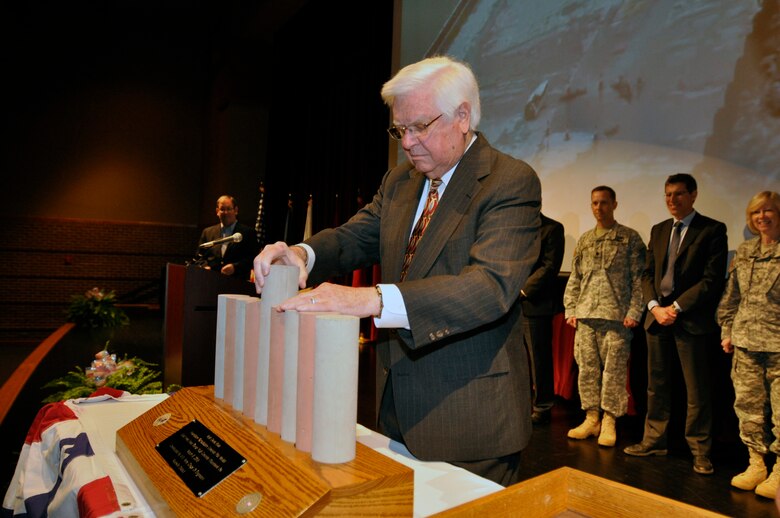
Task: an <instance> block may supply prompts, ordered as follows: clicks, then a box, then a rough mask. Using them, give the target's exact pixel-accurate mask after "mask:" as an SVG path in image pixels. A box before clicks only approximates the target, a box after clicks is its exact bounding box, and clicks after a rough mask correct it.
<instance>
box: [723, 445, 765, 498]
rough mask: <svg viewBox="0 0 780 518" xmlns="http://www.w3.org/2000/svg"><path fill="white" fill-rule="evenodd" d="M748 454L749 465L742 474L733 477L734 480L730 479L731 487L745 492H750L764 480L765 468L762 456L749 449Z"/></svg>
mask: <svg viewBox="0 0 780 518" xmlns="http://www.w3.org/2000/svg"><path fill="white" fill-rule="evenodd" d="M748 453H749V454H750V465H748V468H747V469H746V470H745V471H744V472H742V473H740V474H739V475H734V478H732V479H731V485H732V486H734V487H736V488H739V489H744V490H745V491H752V490H753V489H755V487H756V486H757V485H758V484H760V483H761V482H763V481H764V480H766V466H765V465H764V456H763V455H761V454H760V453H758V452H757V451H755V450H750V449H749V450H748Z"/></svg>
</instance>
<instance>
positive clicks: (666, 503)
mask: <svg viewBox="0 0 780 518" xmlns="http://www.w3.org/2000/svg"><path fill="white" fill-rule="evenodd" d="M436 516H437V517H441V518H445V517H446V518H456V517H457V518H465V517H474V518H484V517H485V516H490V517H491V518H495V517H502V516H505V517H514V516H523V517H524V518H548V517H553V516H580V517H591V518H601V517H604V518H615V517H626V518H629V517H635V516H667V517H680V518H691V517H709V518H711V517H722V516H723V515H720V514H717V513H713V512H711V511H707V510H705V509H701V508H699V507H694V506H692V505H688V504H684V503H682V502H678V501H676V500H672V499H670V498H665V497H663V496H658V495H654V494H652V493H648V492H647V491H642V490H641V489H636V488H634V487H630V486H626V485H623V484H619V483H618V482H613V481H611V480H607V479H605V478H601V477H597V476H596V475H591V474H590V473H584V472H582V471H578V470H576V469H572V468H559V469H556V470H553V471H550V472H549V473H545V474H544V475H540V476H538V477H534V478H532V479H529V480H526V481H524V482H520V483H518V484H514V485H512V486H509V487H508V488H506V489H503V490H501V491H499V492H498V493H493V494H490V495H487V496H485V497H482V498H480V499H478V500H474V501H472V502H467V503H465V504H462V505H460V506H458V507H454V508H452V509H449V510H447V511H444V512H442V513H439V514H437V515H436Z"/></svg>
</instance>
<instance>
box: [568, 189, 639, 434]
mask: <svg viewBox="0 0 780 518" xmlns="http://www.w3.org/2000/svg"><path fill="white" fill-rule="evenodd" d="M590 196H591V209H592V211H593V215H594V217H595V218H596V228H594V229H592V230H588V231H587V232H585V233H584V234H583V235H582V236H581V237H580V239H579V240H578V241H577V246H576V247H575V249H574V260H573V261H572V271H571V275H570V276H569V281H568V282H567V284H566V291H565V293H564V296H563V305H564V307H565V309H566V313H565V317H566V323H567V324H569V325H570V326H572V327H574V328H575V329H576V330H577V332H576V333H575V335H574V359H575V360H576V361H577V365H578V367H579V378H578V383H577V384H578V388H579V392H580V401H581V403H582V408H583V410H585V412H586V417H585V421H584V422H583V423H582V424H581V425H579V426H578V427H576V428H573V429H571V430H569V433H568V436H569V437H570V438H572V439H585V438H587V437H590V436H591V435H598V443H599V445H601V446H614V445H615V441H616V432H615V419H616V418H618V417H620V416H622V415H624V414H625V413H626V411H627V409H628V392H627V390H626V379H627V376H628V355H629V352H630V350H631V336H632V328H634V327H636V326H637V325H639V322H640V320H641V318H642V312H643V309H644V307H643V304H642V284H641V275H642V270H643V269H644V266H645V251H646V248H645V245H644V243H643V242H642V238H641V237H640V236H639V233H637V232H636V231H635V230H633V229H631V228H629V227H626V226H623V225H621V224H619V223H617V222H616V221H615V217H614V211H615V209H616V208H617V198H616V195H615V191H614V190H613V189H612V188H610V187H607V186H605V185H601V186H598V187H595V188H594V189H593V190H592V191H591V195H590ZM602 411H603V412H604V416H603V420H602V418H601V412H602Z"/></svg>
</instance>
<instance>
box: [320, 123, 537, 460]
mask: <svg viewBox="0 0 780 518" xmlns="http://www.w3.org/2000/svg"><path fill="white" fill-rule="evenodd" d="M424 180H425V178H424V176H423V174H421V173H420V172H419V171H416V170H415V169H414V168H413V167H412V165H411V164H409V163H408V162H407V163H403V164H401V165H399V166H397V167H395V168H393V169H392V170H390V171H389V172H388V173H386V174H385V177H384V178H383V180H382V184H381V186H380V188H379V191H378V192H377V194H376V195H375V196H374V199H373V200H372V202H371V203H370V204H368V205H367V206H366V207H364V208H363V209H361V210H360V211H359V212H358V213H357V214H356V215H355V216H353V217H352V219H350V220H349V221H348V222H347V223H345V224H344V225H342V226H341V227H339V228H337V229H328V230H324V231H322V232H320V233H319V234H317V235H315V236H314V237H312V238H311V239H310V240H309V241H308V242H307V243H308V244H309V245H311V246H312V248H313V249H314V251H315V254H316V261H315V264H314V268H313V270H312V272H311V275H310V277H309V278H310V281H311V282H313V283H316V282H318V281H321V280H326V279H327V278H330V277H332V276H333V275H337V274H343V273H346V272H349V271H352V270H354V269H356V268H362V267H365V266H369V265H371V264H374V263H375V262H377V261H380V264H381V267H382V277H383V282H386V283H397V282H398V280H399V278H400V272H401V267H402V263H403V258H404V251H405V249H406V244H407V242H408V239H409V235H410V233H411V229H412V224H413V220H414V215H415V211H416V208H417V204H418V202H419V200H420V196H422V189H423V185H424ZM540 205H541V186H540V182H539V179H538V177H537V175H536V173H535V172H534V171H533V169H531V167H530V166H529V165H528V164H526V163H525V162H522V161H520V160H517V159H515V158H512V157H510V156H508V155H505V154H503V153H501V152H499V151H497V150H495V149H494V148H492V147H491V146H490V144H488V142H487V140H485V138H484V137H483V136H482V135H478V138H477V140H476V141H475V142H474V144H473V145H472V146H471V148H470V149H469V150H468V151H467V152H466V154H465V155H464V156H463V158H462V159H461V161H460V163H459V165H458V167H457V169H456V170H455V172H454V174H453V176H452V178H451V180H450V182H449V184H448V185H447V189H446V191H445V193H444V195H443V196H442V198H441V200H440V202H439V205H438V208H437V209H436V212H435V213H434V215H433V217H432V218H431V221H430V223H429V225H428V227H427V229H426V231H425V235H424V236H423V238H422V240H421V241H420V243H419V245H418V247H417V251H416V254H415V256H414V259H413V260H412V263H411V265H410V268H409V272H408V275H407V278H406V281H405V282H402V283H400V284H398V288H399V289H400V291H401V294H402V295H403V299H404V303H405V305H406V309H407V312H408V316H409V323H410V329H408V330H407V329H392V330H389V331H388V330H380V339H379V343H378V347H379V351H378V352H379V355H378V357H379V361H380V362H381V365H382V366H383V367H384V369H383V370H382V372H383V373H384V374H385V376H379V377H378V380H377V384H378V394H381V393H382V392H381V391H382V390H383V387H384V383H385V381H386V375H387V373H388V372H391V373H392V376H393V388H394V398H395V403H396V410H397V415H398V420H399V425H400V429H401V431H402V433H403V436H404V440H405V442H406V444H407V446H408V448H409V450H410V451H411V452H412V453H413V454H414V455H415V456H417V457H418V458H420V459H423V460H443V461H471V460H480V459H489V458H496V457H499V456H503V455H507V454H510V453H514V452H517V451H520V450H522V449H523V448H524V447H525V446H526V444H527V443H528V440H529V438H530V435H531V421H530V402H531V396H530V382H529V370H528V362H527V358H526V353H525V349H524V347H523V333H522V320H521V319H522V316H521V306H520V302H519V300H518V295H519V293H520V289H521V288H522V287H523V285H524V284H525V282H526V279H527V278H528V275H529V273H530V271H531V267H532V265H533V263H534V261H535V260H536V258H537V257H538V255H539V239H538V235H539V225H540V219H539V208H540ZM383 331H384V332H383Z"/></svg>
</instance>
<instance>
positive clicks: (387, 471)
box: [116, 386, 414, 517]
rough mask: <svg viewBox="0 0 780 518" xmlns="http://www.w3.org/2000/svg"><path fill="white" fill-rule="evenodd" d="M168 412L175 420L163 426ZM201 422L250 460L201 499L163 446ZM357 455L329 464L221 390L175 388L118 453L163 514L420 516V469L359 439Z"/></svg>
mask: <svg viewBox="0 0 780 518" xmlns="http://www.w3.org/2000/svg"><path fill="white" fill-rule="evenodd" d="M165 414H170V418H169V419H168V421H167V422H165V423H164V424H158V425H157V426H155V424H154V423H155V421H156V420H157V419H158V418H159V417H161V416H164V415H165ZM193 419H197V420H198V421H200V422H201V423H203V425H205V426H206V427H207V428H208V429H209V430H211V431H213V432H214V433H215V434H216V435H217V436H218V437H219V438H221V439H222V440H224V441H225V442H226V443H228V444H229V445H230V446H231V447H232V448H233V449H235V450H236V451H237V452H238V453H239V454H241V455H242V456H243V457H244V458H246V459H247V462H246V464H244V465H243V466H241V467H240V468H239V469H238V470H236V471H235V472H234V473H233V474H231V475H229V476H228V477H227V478H225V479H224V480H222V481H221V482H220V483H218V484H217V485H216V486H215V487H214V488H213V489H211V490H210V491H208V492H207V493H206V494H205V495H203V496H201V497H197V496H195V494H194V493H193V492H192V491H191V490H190V489H189V488H188V487H187V485H186V484H185V483H184V482H183V481H182V479H181V478H180V477H179V476H178V475H177V474H176V473H175V472H174V471H173V469H172V468H171V467H170V466H169V465H168V464H167V462H166V461H165V460H164V459H163V457H162V455H160V453H159V452H158V451H156V449H155V446H156V445H157V444H158V443H160V442H161V441H162V440H164V439H166V438H167V437H169V436H170V435H172V434H173V433H174V432H176V431H178V430H180V429H181V428H182V427H183V426H184V425H186V424H187V423H189V422H190V421H192V420H193ZM356 446H357V451H356V457H355V459H354V460H352V461H350V462H346V463H342V464H322V463H319V462H315V461H313V460H312V459H311V455H309V454H308V453H304V452H301V451H299V450H297V449H296V448H295V446H294V445H292V444H290V443H288V442H285V441H282V440H281V437H280V436H279V435H277V434H273V433H270V432H268V431H267V430H266V428H265V427H264V426H260V425H258V424H256V423H255V422H254V421H252V420H251V419H247V418H246V417H245V416H244V415H243V414H241V413H240V412H236V411H235V410H233V409H232V407H230V406H229V405H226V404H224V403H223V402H221V401H220V400H216V399H214V387H213V386H207V387H188V388H184V389H181V390H180V391H178V392H176V393H174V394H173V395H172V396H171V397H169V398H168V399H166V400H165V401H163V402H162V403H160V404H159V405H157V406H155V407H154V408H152V409H151V410H149V411H148V412H146V413H145V414H143V415H141V416H140V417H138V418H137V419H135V420H134V421H132V422H130V423H129V424H127V425H126V426H124V427H123V428H121V429H120V430H119V431H118V432H117V437H116V453H117V456H118V457H119V458H120V460H121V461H122V463H123V464H124V466H125V468H126V469H127V471H128V472H129V473H130V475H131V476H132V477H133V480H134V481H135V483H136V484H137V485H138V487H139V488H140V490H141V492H142V493H143V495H144V497H145V498H146V499H147V502H148V503H149V505H150V506H151V508H152V510H153V511H154V512H155V514H156V515H157V516H193V515H198V516H231V515H238V514H243V513H244V512H245V511H246V509H247V507H246V500H244V501H242V498H244V497H247V496H250V495H252V494H253V493H259V494H260V496H261V499H260V503H259V505H257V507H256V508H255V509H254V510H253V511H251V512H250V513H248V514H249V516H273V517H278V516H312V515H315V514H316V515H321V516H328V515H332V516H367V515H382V516H412V513H413V510H414V507H413V504H414V471H413V470H412V469H411V468H409V467H407V466H404V465H403V464H400V463H398V462H396V461H394V460H392V459H390V458H388V457H386V456H384V455H382V454H380V453H377V452H375V451H374V450H372V449H371V448H368V447H366V446H364V445H362V444H360V443H357V445H356Z"/></svg>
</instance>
